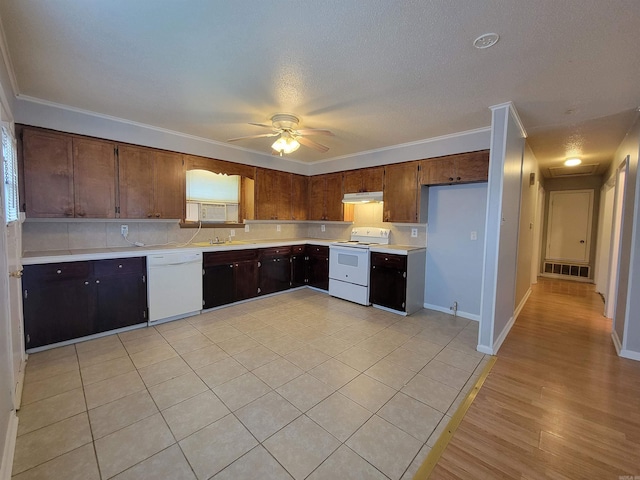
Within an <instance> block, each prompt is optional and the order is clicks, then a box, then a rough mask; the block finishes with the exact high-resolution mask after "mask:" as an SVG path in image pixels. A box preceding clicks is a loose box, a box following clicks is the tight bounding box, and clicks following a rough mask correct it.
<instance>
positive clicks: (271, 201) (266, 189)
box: [255, 168, 291, 220]
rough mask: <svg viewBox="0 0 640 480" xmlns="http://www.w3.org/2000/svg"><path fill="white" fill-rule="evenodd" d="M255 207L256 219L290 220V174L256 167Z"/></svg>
mask: <svg viewBox="0 0 640 480" xmlns="http://www.w3.org/2000/svg"><path fill="white" fill-rule="evenodd" d="M255 209H256V217H257V219H258V220H290V219H291V174H290V173H286V172H279V171H277V170H268V169H265V168H258V169H257V170H256V203H255Z"/></svg>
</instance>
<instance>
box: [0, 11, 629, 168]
mask: <svg viewBox="0 0 640 480" xmlns="http://www.w3.org/2000/svg"><path fill="white" fill-rule="evenodd" d="M283 13H286V15H284V16H283ZM0 19H1V21H2V27H3V29H4V33H5V35H4V37H5V38H6V43H7V48H6V52H7V53H8V55H9V57H8V58H9V60H10V65H9V68H10V76H12V77H13V82H12V83H13V88H14V90H15V91H14V92H13V93H14V94H16V95H18V99H19V101H18V102H17V104H18V105H20V104H21V103H22V104H25V105H26V104H27V103H28V102H31V101H35V102H45V103H47V104H53V105H62V106H64V107H65V108H70V109H75V110H80V111H86V112H95V113H97V114H100V115H103V116H110V117H115V118H120V119H126V120H127V121H130V122H137V123H141V124H144V125H151V126H154V127H158V128H160V129H166V130H170V131H175V132H180V133H183V134H187V135H192V136H196V137H200V138H204V139H207V140H210V141H213V142H220V143H222V144H224V145H230V144H228V143H226V139H229V138H234V137H238V136H243V135H252V134H254V133H255V134H259V133H264V131H263V130H261V129H260V128H259V127H255V126H251V125H248V122H256V123H265V122H268V120H269V118H270V117H271V116H272V115H273V114H274V113H277V112H291V113H295V114H296V115H299V116H300V118H301V125H300V126H301V127H302V128H319V129H328V130H331V131H333V132H334V133H335V137H327V138H326V139H325V138H323V139H322V140H323V141H324V140H326V142H323V143H325V144H326V145H327V146H328V147H329V151H328V152H326V153H321V152H317V151H314V150H312V149H309V148H300V149H299V150H297V151H296V152H294V153H293V154H291V155H290V156H288V157H285V158H288V159H291V160H294V161H298V162H304V163H314V162H319V161H327V160H335V159H338V158H344V157H345V156H352V155H355V154H358V153H362V152H369V151H372V150H380V149H388V148H393V147H394V146H396V145H401V144H407V143H412V142H419V141H422V140H425V139H431V138H435V137H438V136H443V135H451V134H454V133H457V132H464V131H469V130H474V129H479V128H486V127H488V126H489V125H490V124H491V112H490V110H489V108H488V107H490V106H492V105H496V104H500V103H503V102H505V101H513V102H514V104H515V105H516V108H517V109H518V111H519V114H520V116H521V118H522V121H523V124H524V127H525V128H526V129H527V131H528V132H529V133H530V135H531V139H532V148H533V151H534V153H535V154H536V156H537V157H538V159H539V160H540V161H541V162H542V163H543V164H544V162H545V161H546V159H547V158H550V159H555V158H557V157H560V156H563V157H564V156H565V152H564V151H562V149H563V148H564V146H566V144H567V142H568V141H569V140H571V138H572V135H574V134H575V132H576V129H577V130H580V126H581V125H588V124H589V122H593V121H594V119H605V121H602V122H600V125H599V128H598V131H599V132H601V133H603V134H604V135H606V136H607V137H608V138H610V139H612V140H611V141H610V142H608V143H606V149H605V150H604V151H603V152H602V154H603V155H604V157H607V158H608V157H611V155H612V154H613V151H614V150H612V148H614V149H615V147H611V145H612V144H615V146H617V144H618V143H619V141H620V140H621V139H622V137H623V136H624V133H625V132H626V131H627V129H628V128H629V126H630V125H631V124H630V123H629V122H630V121H631V120H632V119H631V116H630V115H629V112H633V111H634V109H635V108H636V107H638V105H640V94H639V93H638V89H637V82H634V81H633V79H635V78H636V77H637V72H638V71H640V55H638V54H637V38H636V37H637V25H638V24H639V23H640V2H638V1H635V0H615V1H613V2H603V1H601V0H566V1H563V2H557V1H552V0H541V1H535V2H487V1H484V2H477V1H474V0H460V1H458V2H421V1H414V0H410V1H404V2H397V1H392V0H370V1H368V2H366V4H363V2H361V1H358V0H342V1H337V0H328V1H323V2H317V1H315V0H301V1H298V2H293V3H291V4H290V5H289V7H288V8H284V7H282V6H281V8H274V5H273V3H272V2H264V1H261V0H247V1H243V2H221V1H217V2H214V1H210V0H190V1H189V3H188V8H187V7H185V4H184V2H154V1H149V0H147V1H136V2H131V1H126V0H113V1H108V2H106V1H105V2H83V1H80V0H64V1H50V2H40V1H35V0H6V1H3V2H0ZM488 32H496V33H498V34H499V35H500V41H499V42H498V43H497V44H496V45H494V46H493V47H491V48H487V49H483V50H479V49H476V48H474V47H473V45H472V43H473V41H474V39H475V38H477V37H478V36H479V35H482V34H485V33H488ZM594 39H599V40H598V41H594ZM4 51H5V50H4V49H3V53H4ZM25 110H26V108H25ZM622 113H624V114H625V115H626V116H624V115H623V116H624V118H622V119H619V121H617V120H616V119H615V116H616V115H620V114H622ZM16 116H17V117H18V118H16V120H17V121H18V122H20V121H21V119H20V118H19V116H20V109H19V108H17V115H16ZM606 119H611V121H606ZM43 121H45V120H43ZM42 126H46V127H49V128H54V126H53V125H42ZM587 133H588V132H587ZM549 138H551V139H553V141H552V142H546V140H547V139H549ZM616 142H617V143H616ZM271 143H273V142H272V139H270V138H258V139H254V140H249V141H247V142H244V143H243V144H242V145H233V146H230V147H229V148H235V149H238V150H237V151H239V152H244V153H246V152H247V150H249V151H252V152H259V153H261V154H267V155H268V154H269V153H270V145H271ZM545 145H547V147H545ZM598 148H599V147H596V146H591V145H589V144H588V142H587V143H585V144H584V150H585V151H584V152H583V154H584V155H588V154H590V153H592V150H593V151H595V150H597V149H598ZM444 153H448V152H444ZM598 154H600V153H598ZM267 160H268V158H267ZM406 160H408V159H406ZM603 161H605V162H606V161H607V160H606V158H604V159H603V160H598V162H600V163H602V162H603Z"/></svg>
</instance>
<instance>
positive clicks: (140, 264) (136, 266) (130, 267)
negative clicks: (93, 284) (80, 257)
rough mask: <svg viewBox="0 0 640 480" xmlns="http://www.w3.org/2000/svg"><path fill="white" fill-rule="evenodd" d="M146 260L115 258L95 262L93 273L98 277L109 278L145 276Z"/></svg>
mask: <svg viewBox="0 0 640 480" xmlns="http://www.w3.org/2000/svg"><path fill="white" fill-rule="evenodd" d="M144 271H145V258H144V257H134V258H114V259H110V260H96V261H94V262H93V272H94V275H95V276H96V277H107V276H112V275H119V274H125V273H139V274H143V273H144Z"/></svg>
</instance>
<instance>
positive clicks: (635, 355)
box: [619, 349, 640, 362]
mask: <svg viewBox="0 0 640 480" xmlns="http://www.w3.org/2000/svg"><path fill="white" fill-rule="evenodd" d="M619 355H620V356H621V357H622V358H628V359H629V360H637V361H639V362H640V352H634V351H633V350H625V349H622V350H620V354H619Z"/></svg>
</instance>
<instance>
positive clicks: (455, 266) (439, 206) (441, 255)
mask: <svg viewBox="0 0 640 480" xmlns="http://www.w3.org/2000/svg"><path fill="white" fill-rule="evenodd" d="M428 190H429V213H428V218H427V239H428V248H427V271H426V279H425V293H424V295H425V297H424V298H425V307H426V308H430V309H433V310H440V311H445V312H449V311H450V310H449V307H451V306H452V305H453V302H458V315H460V316H462V317H465V318H471V319H473V320H479V319H480V300H481V293H482V265H483V263H482V260H483V254H484V236H485V220H486V219H485V216H486V203H487V184H486V183H476V184H470V185H452V186H443V187H429V189H428ZM424 193H425V192H424V191H423V194H424ZM472 231H475V232H476V234H477V240H475V241H474V240H471V232H472Z"/></svg>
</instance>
